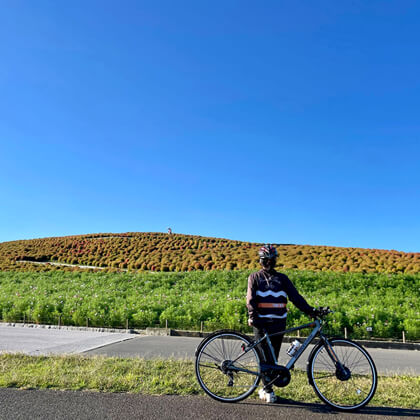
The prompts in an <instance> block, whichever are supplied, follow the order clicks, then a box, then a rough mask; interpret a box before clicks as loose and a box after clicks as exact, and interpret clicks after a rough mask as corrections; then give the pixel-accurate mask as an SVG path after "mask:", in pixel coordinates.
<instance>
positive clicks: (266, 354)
mask: <svg viewBox="0 0 420 420" xmlns="http://www.w3.org/2000/svg"><path fill="white" fill-rule="evenodd" d="M264 335H265V332H264V331H263V329H262V328H256V327H254V339H255V341H258V340H259V339H260V338H262V337H264ZM258 348H259V350H260V353H261V356H262V357H263V358H264V360H262V361H261V362H263V363H264V362H265V363H267V364H272V363H273V357H272V355H271V350H270V347H269V346H268V343H267V340H264V341H262V342H261V343H260V344H258ZM262 382H263V384H264V387H265V386H266V385H267V384H268V383H269V382H270V381H269V380H268V378H266V376H265V375H263V377H262ZM269 388H270V389H269V390H270V391H271V386H270V387H269Z"/></svg>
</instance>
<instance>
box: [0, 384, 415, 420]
mask: <svg viewBox="0 0 420 420" xmlns="http://www.w3.org/2000/svg"><path fill="white" fill-rule="evenodd" d="M419 416H420V410H415V409H401V408H379V407H370V406H368V407H366V408H363V409H361V410H360V411H358V412H356V413H354V414H351V413H339V412H334V411H331V410H330V409H329V408H328V407H326V406H325V405H322V404H305V403H297V402H295V401H290V400H285V399H283V400H280V403H279V404H270V405H268V404H263V403H260V402H258V401H251V400H245V401H243V402H240V403H236V404H226V403H220V402H217V401H214V400H212V399H210V398H208V397H202V396H186V397H182V396H174V395H163V396H153V395H138V394H122V393H121V394H118V393H99V392H80V391H52V390H26V391H25V390H15V389H7V388H6V389H0V419H1V420H10V419H13V420H27V419H28V420H29V419H30V420H37V419H39V420H50V419H51V420H52V419H54V420H55V419H62V420H66V419H78V420H85V419H86V420H96V419H98V420H103V419H117V420H120V419H124V418H127V419H148V420H161V419H165V420H171V419H194V420H204V419H205V420H212V419H230V420H244V419H252V420H266V419H276V418H281V419H284V420H288V419H290V420H296V419H302V418H303V419H305V418H310V419H311V420H325V419H353V420H356V419H357V420H359V419H363V420H365V419H366V420H375V419H381V420H383V419H395V420H396V419H398V418H404V419H414V418H419Z"/></svg>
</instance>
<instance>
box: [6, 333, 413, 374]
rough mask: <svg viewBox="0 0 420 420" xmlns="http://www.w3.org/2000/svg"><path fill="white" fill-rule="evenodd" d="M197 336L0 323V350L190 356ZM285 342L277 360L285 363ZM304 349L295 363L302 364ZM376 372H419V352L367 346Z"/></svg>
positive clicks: (302, 365) (34, 352)
mask: <svg viewBox="0 0 420 420" xmlns="http://www.w3.org/2000/svg"><path fill="white" fill-rule="evenodd" d="M200 341H201V338H192V337H167V336H139V335H136V334H124V333H110V332H94V331H72V330H63V329H62V330H58V329H45V328H22V327H8V326H5V325H0V352H21V353H25V354H30V355H38V354H39V355H41V354H80V353H83V354H86V355H95V354H101V355H106V356H120V357H144V358H149V359H150V358H156V357H164V358H167V357H174V358H181V359H185V358H187V359H192V358H193V357H194V352H195V349H196V347H197V345H198V343H199V342H200ZM287 346H288V345H287V344H286V343H285V344H284V345H283V346H282V350H281V354H280V363H282V364H285V362H286V361H287V360H288V356H287V355H286V354H285V352H286V348H287ZM309 351H310V349H307V350H306V351H305V353H304V354H303V355H302V357H301V358H300V359H299V360H298V363H297V367H299V368H305V366H306V359H307V354H308V352H309ZM369 353H370V354H371V356H372V357H373V359H374V361H375V364H376V367H377V369H378V372H379V374H382V375H391V374H406V375H420V352H419V351H415V350H383V349H369Z"/></svg>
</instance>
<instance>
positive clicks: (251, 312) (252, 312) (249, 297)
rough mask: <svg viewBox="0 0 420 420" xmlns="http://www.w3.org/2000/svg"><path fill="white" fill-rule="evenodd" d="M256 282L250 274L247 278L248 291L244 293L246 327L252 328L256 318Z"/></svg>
mask: <svg viewBox="0 0 420 420" xmlns="http://www.w3.org/2000/svg"><path fill="white" fill-rule="evenodd" d="M256 296H257V295H256V282H255V278H254V277H253V276H252V274H251V275H250V276H249V277H248V290H247V293H246V307H247V309H248V325H250V326H252V325H253V323H254V320H255V318H256V317H257V302H256Z"/></svg>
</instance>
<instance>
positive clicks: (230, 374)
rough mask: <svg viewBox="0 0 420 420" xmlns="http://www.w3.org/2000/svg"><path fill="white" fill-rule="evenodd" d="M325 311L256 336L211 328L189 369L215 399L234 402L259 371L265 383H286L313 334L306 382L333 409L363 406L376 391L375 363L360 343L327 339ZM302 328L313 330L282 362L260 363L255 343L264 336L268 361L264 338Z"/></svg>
mask: <svg viewBox="0 0 420 420" xmlns="http://www.w3.org/2000/svg"><path fill="white" fill-rule="evenodd" d="M329 313H332V311H331V310H330V309H329V308H328V307H326V308H320V309H319V316H318V317H316V318H315V319H314V321H313V322H310V323H308V324H304V325H301V326H298V327H294V328H289V329H286V330H284V331H281V332H278V333H275V334H270V335H269V334H267V332H266V333H265V335H264V336H263V337H262V338H261V339H259V340H258V341H253V340H251V339H250V338H249V337H248V336H246V335H245V334H242V333H239V332H236V331H233V330H220V331H216V332H214V333H212V334H211V335H209V336H208V337H206V338H205V339H204V340H203V341H202V342H201V343H200V344H199V346H198V347H197V349H196V352H195V356H196V359H195V372H196V376H197V379H198V382H199V384H200V386H201V388H202V389H203V390H204V392H205V393H206V394H208V395H209V396H210V397H212V398H214V399H216V400H218V401H222V402H238V401H241V400H243V399H245V398H247V397H249V396H250V395H251V394H252V393H253V392H254V391H255V389H256V388H257V386H258V384H259V382H260V380H261V379H262V377H263V376H265V379H266V380H268V381H270V382H269V385H272V384H274V385H276V386H279V387H284V386H287V385H288V384H289V382H290V379H291V375H290V371H291V370H292V369H293V368H294V365H295V363H296V361H297V360H298V359H299V357H300V356H301V355H302V353H303V352H304V351H305V349H306V348H307V347H308V345H309V344H310V343H311V342H312V341H313V340H314V339H315V337H316V336H319V342H318V343H317V344H316V345H315V346H314V348H313V349H312V351H311V353H310V354H309V357H308V362H307V376H308V381H309V384H310V385H312V387H313V389H314V390H315V393H316V394H317V395H318V397H319V398H320V399H321V401H323V402H324V403H326V404H328V405H329V406H331V407H333V408H336V409H339V410H344V411H353V410H357V409H359V408H361V407H363V406H365V405H366V404H367V403H368V402H369V401H370V400H371V399H372V397H373V396H374V394H375V391H376V386H377V382H378V379H377V372H376V367H375V363H374V362H373V360H372V358H371V356H370V355H369V353H368V352H367V351H366V350H365V349H364V348H363V347H362V346H361V345H360V344H357V343H355V342H353V341H351V340H348V339H344V338H328V337H327V336H326V335H325V334H324V333H323V332H322V327H323V324H324V323H325V320H324V318H325V317H326V316H327V315H328V314H329ZM304 328H313V330H312V331H311V333H310V334H309V336H308V337H307V338H306V340H305V341H304V342H303V343H300V344H301V345H300V347H298V346H296V347H297V349H296V351H295V353H294V354H292V355H291V359H290V360H289V362H288V363H287V364H286V366H282V365H279V364H278V363H275V364H274V365H272V364H267V363H265V360H267V359H266V358H265V355H264V354H263V351H262V350H261V349H260V347H259V344H260V343H261V342H263V341H264V340H267V343H268V347H269V349H270V351H271V353H272V356H273V357H272V360H276V359H275V357H274V350H273V347H272V344H271V341H270V337H273V336H275V335H280V334H286V333H290V332H293V331H298V330H301V329H304ZM289 350H290V349H289ZM289 350H288V352H289Z"/></svg>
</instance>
